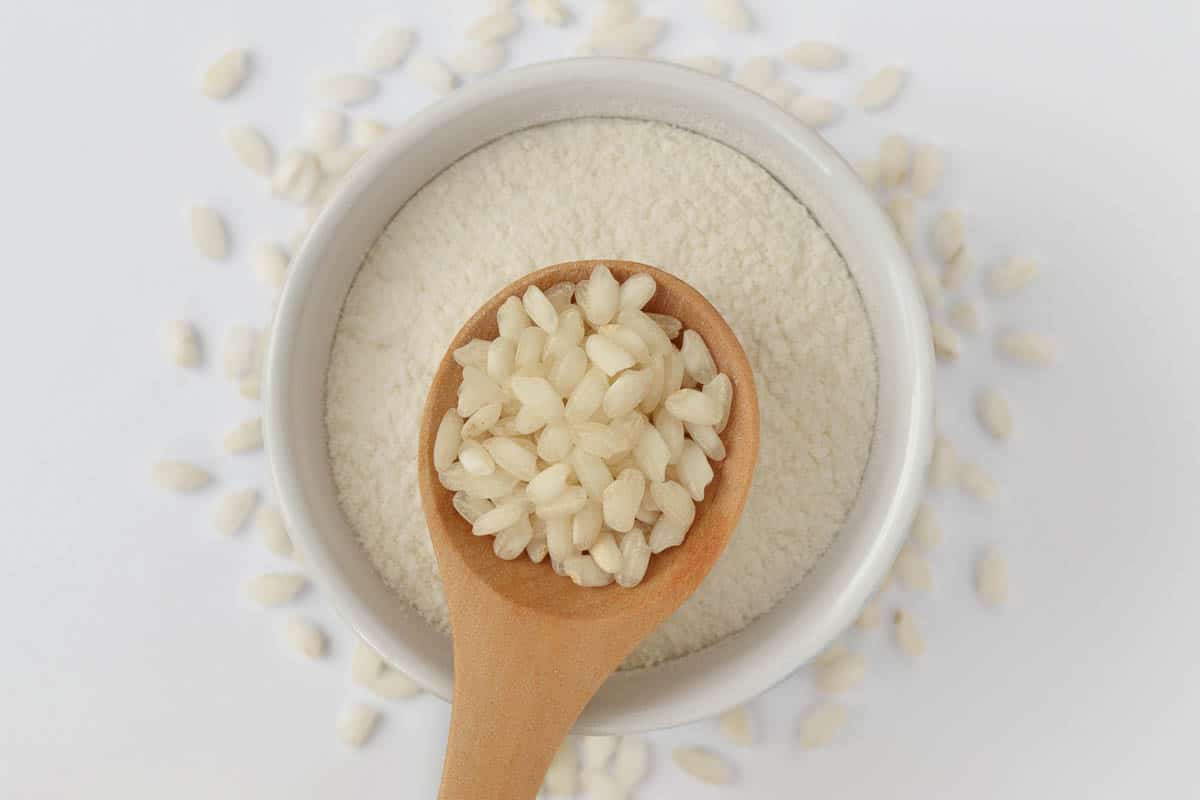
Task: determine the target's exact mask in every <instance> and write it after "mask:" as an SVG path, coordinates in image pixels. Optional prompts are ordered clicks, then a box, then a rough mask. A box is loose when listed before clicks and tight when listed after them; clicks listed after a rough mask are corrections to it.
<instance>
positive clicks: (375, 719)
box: [337, 703, 379, 748]
mask: <svg viewBox="0 0 1200 800" xmlns="http://www.w3.org/2000/svg"><path fill="white" fill-rule="evenodd" d="M378 725H379V712H378V711H376V710H375V709H373V708H371V707H370V706H368V705H365V704H363V703H355V704H354V705H352V706H350V707H348V708H347V709H345V710H344V711H342V713H341V714H340V715H339V716H338V722H337V732H338V738H340V739H341V740H342V741H343V742H344V743H345V744H347V745H349V746H350V747H355V748H358V747H362V746H363V745H364V744H366V743H367V741H369V740H370V738H371V735H372V734H373V733H374V732H375V728H376V727H377V726H378Z"/></svg>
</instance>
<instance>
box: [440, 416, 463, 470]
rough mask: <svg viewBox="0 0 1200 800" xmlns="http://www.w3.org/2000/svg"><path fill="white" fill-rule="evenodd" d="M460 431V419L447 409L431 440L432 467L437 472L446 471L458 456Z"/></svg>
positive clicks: (461, 424) (460, 445) (461, 423)
mask: <svg viewBox="0 0 1200 800" xmlns="http://www.w3.org/2000/svg"><path fill="white" fill-rule="evenodd" d="M462 429H463V421H462V417H460V416H459V415H458V414H456V413H455V411H454V409H452V408H451V409H447V411H446V413H445V414H443V415H442V421H441V422H440V423H438V429H437V433H436V434H435V435H434V438H433V467H434V469H436V470H437V471H438V472H442V471H443V470H445V469H448V468H449V467H450V465H451V464H453V463H454V459H455V458H456V457H457V456H458V452H459V450H460V449H461V447H462Z"/></svg>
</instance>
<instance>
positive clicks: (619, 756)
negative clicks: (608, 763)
mask: <svg viewBox="0 0 1200 800" xmlns="http://www.w3.org/2000/svg"><path fill="white" fill-rule="evenodd" d="M649 767H650V744H649V742H647V741H646V740H645V739H644V738H643V737H641V736H637V735H634V734H630V735H627V736H622V737H621V741H620V742H618V743H617V752H616V753H615V754H613V764H612V775H613V778H615V779H616V781H617V785H618V786H620V787H621V788H622V789H623V790H625V791H627V792H628V791H629V790H630V789H632V788H633V787H634V786H637V785H638V784H639V783H641V782H642V781H643V780H645V778H646V772H647V771H648V769H649Z"/></svg>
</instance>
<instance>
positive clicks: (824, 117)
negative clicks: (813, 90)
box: [788, 94, 842, 128]
mask: <svg viewBox="0 0 1200 800" xmlns="http://www.w3.org/2000/svg"><path fill="white" fill-rule="evenodd" d="M788 111H790V112H792V116H794V117H795V118H796V119H798V120H800V122H801V123H802V124H804V125H807V126H808V127H810V128H824V127H825V126H826V125H832V124H833V123H834V122H836V121H837V120H838V119H839V118H840V117H841V116H842V107H841V106H839V105H838V104H837V103H835V102H833V101H832V100H826V99H825V98H822V97H813V96H811V95H807V94H799V95H796V96H795V97H793V98H792V100H791V102H790V103H788Z"/></svg>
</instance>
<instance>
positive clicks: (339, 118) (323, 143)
mask: <svg viewBox="0 0 1200 800" xmlns="http://www.w3.org/2000/svg"><path fill="white" fill-rule="evenodd" d="M345 137H346V115H345V114H343V113H342V112H341V111H338V110H336V109H332V108H319V109H314V110H312V111H309V112H308V113H307V114H306V115H305V118H304V141H305V142H306V143H307V144H308V146H309V147H311V148H312V149H313V150H315V151H316V152H318V153H323V152H326V151H329V150H336V149H337V148H339V147H341V146H342V143H343V142H344V141H345Z"/></svg>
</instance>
